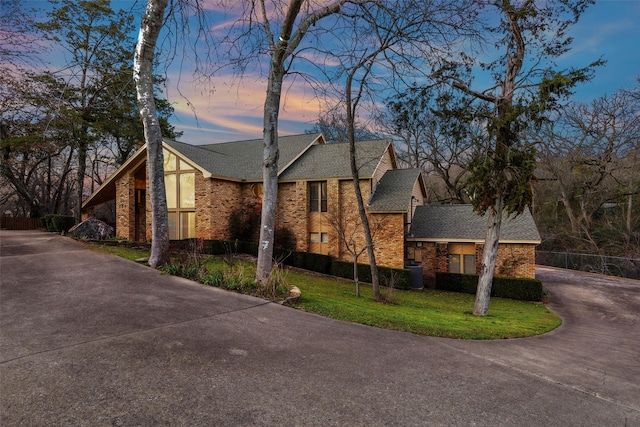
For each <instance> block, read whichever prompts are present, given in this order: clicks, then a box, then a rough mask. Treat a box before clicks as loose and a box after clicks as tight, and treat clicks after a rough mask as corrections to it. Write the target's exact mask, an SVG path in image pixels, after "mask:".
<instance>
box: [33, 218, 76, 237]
mask: <svg viewBox="0 0 640 427" xmlns="http://www.w3.org/2000/svg"><path fill="white" fill-rule="evenodd" d="M40 221H41V223H42V226H43V227H44V228H45V229H46V230H47V231H53V232H56V233H66V232H67V231H69V229H70V228H71V227H73V226H74V225H76V219H75V217H73V216H71V215H59V214H47V215H45V216H43V217H42V218H40Z"/></svg>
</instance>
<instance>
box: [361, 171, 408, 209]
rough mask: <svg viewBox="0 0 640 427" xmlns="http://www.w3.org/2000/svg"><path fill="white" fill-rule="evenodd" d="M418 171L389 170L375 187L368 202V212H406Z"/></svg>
mask: <svg viewBox="0 0 640 427" xmlns="http://www.w3.org/2000/svg"><path fill="white" fill-rule="evenodd" d="M419 177H420V169H391V170H388V171H386V172H385V174H384V175H383V176H382V179H380V182H378V185H376V188H375V190H374V192H373V194H372V195H371V200H370V202H369V212H407V211H408V210H409V208H410V204H411V196H412V192H413V187H414V185H415V183H416V181H417V180H418V178H419Z"/></svg>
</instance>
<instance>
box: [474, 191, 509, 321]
mask: <svg viewBox="0 0 640 427" xmlns="http://www.w3.org/2000/svg"><path fill="white" fill-rule="evenodd" d="M503 204H504V203H503V200H502V197H497V198H496V203H495V212H494V211H493V210H492V209H489V210H488V211H487V216H488V217H487V230H486V234H485V241H484V250H483V251H482V266H481V267H480V277H478V289H477V291H476V301H475V305H474V307H473V314H475V315H476V316H486V315H487V313H488V311H489V300H490V298H491V286H492V285H493V272H494V271H495V268H496V258H497V256H498V241H499V239H500V227H501V225H502V212H503Z"/></svg>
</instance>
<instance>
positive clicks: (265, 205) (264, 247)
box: [256, 60, 285, 285]
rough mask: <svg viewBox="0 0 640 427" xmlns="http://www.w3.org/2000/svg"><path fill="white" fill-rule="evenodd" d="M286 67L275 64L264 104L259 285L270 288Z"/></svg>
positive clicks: (270, 75)
mask: <svg viewBox="0 0 640 427" xmlns="http://www.w3.org/2000/svg"><path fill="white" fill-rule="evenodd" d="M284 72H285V71H284V67H283V66H282V63H276V61H275V60H274V61H273V62H272V64H271V70H270V71H269V85H268V89H267V99H266V100H265V103H264V152H263V158H262V182H263V188H262V191H263V197H262V213H261V221H260V240H259V242H260V245H259V247H258V263H257V267H256V282H258V283H260V284H263V285H264V284H266V283H267V282H268V280H269V276H270V275H271V266H272V259H273V242H274V237H275V236H274V234H275V226H276V224H275V223H276V200H277V198H278V157H279V150H278V116H279V113H280V96H281V93H282V80H283V78H284Z"/></svg>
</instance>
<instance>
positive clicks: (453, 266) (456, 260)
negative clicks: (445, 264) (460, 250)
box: [449, 255, 460, 273]
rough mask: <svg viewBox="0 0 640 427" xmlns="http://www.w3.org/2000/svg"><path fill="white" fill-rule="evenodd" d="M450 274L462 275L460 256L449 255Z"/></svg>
mask: <svg viewBox="0 0 640 427" xmlns="http://www.w3.org/2000/svg"><path fill="white" fill-rule="evenodd" d="M449 273H460V255H449Z"/></svg>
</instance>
